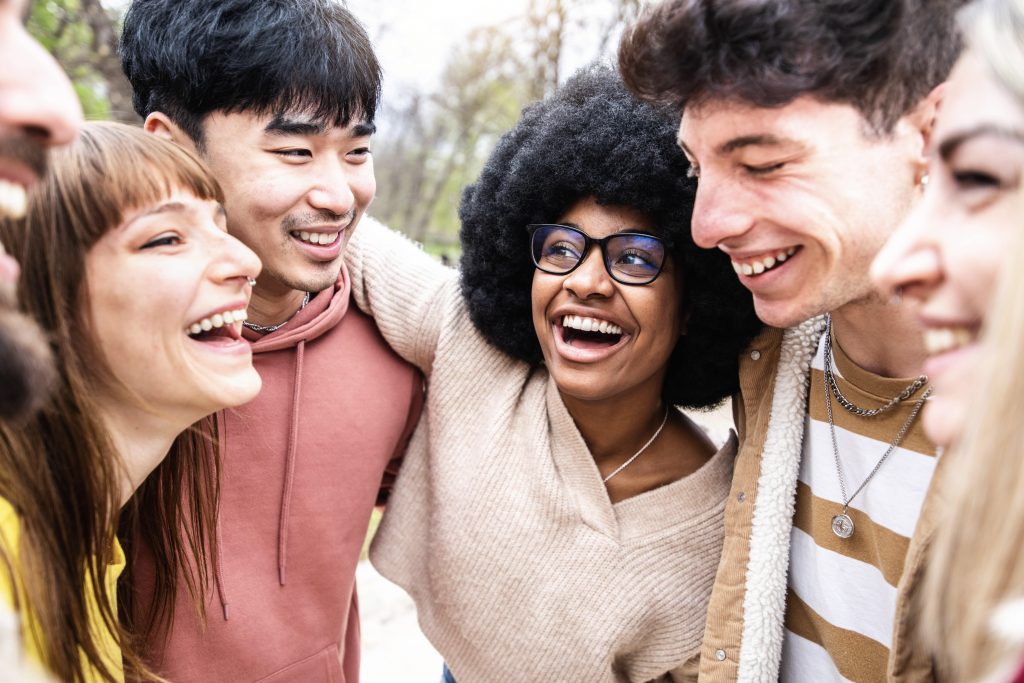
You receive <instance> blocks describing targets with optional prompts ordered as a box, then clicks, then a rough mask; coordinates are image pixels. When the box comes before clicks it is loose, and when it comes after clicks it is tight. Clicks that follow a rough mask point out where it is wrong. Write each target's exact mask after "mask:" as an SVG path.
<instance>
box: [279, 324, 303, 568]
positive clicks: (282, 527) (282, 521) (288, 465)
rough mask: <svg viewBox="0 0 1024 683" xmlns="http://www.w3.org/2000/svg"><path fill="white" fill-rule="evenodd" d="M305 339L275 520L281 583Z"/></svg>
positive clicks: (298, 349)
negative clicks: (282, 482) (276, 518)
mask: <svg viewBox="0 0 1024 683" xmlns="http://www.w3.org/2000/svg"><path fill="white" fill-rule="evenodd" d="M305 351H306V342H305V340H303V341H300V342H299V343H298V346H297V347H296V349H295V390H294V392H292V424H291V429H290V431H289V432H288V456H287V458H286V459H285V465H284V467H285V469H284V488H283V489H282V491H281V512H280V515H279V516H278V520H277V574H278V580H279V581H280V582H281V585H282V586H283V585H284V582H285V568H286V567H287V564H288V519H289V515H290V513H291V506H292V483H293V481H294V479H295V452H296V451H297V450H298V446H299V398H300V396H301V395H302V358H303V355H304V354H305Z"/></svg>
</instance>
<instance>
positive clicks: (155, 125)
mask: <svg viewBox="0 0 1024 683" xmlns="http://www.w3.org/2000/svg"><path fill="white" fill-rule="evenodd" d="M142 127H143V129H144V130H145V131H146V132H147V133H152V134H153V135H156V136H158V137H161V138H163V139H165V140H170V141H171V142H174V143H177V144H178V145H181V146H182V147H184V148H185V149H187V150H189V151H190V152H193V153H195V152H198V150H197V149H196V145H195V142H193V141H192V138H191V137H189V136H188V135H187V134H186V133H185V131H183V130H182V129H181V128H180V127H179V126H178V124H176V123H175V122H174V121H171V119H170V118H168V116H167V114H164V113H163V112H162V111H155V112H153V113H152V114H150V115H149V116H147V117H146V122H145V123H143V124H142Z"/></svg>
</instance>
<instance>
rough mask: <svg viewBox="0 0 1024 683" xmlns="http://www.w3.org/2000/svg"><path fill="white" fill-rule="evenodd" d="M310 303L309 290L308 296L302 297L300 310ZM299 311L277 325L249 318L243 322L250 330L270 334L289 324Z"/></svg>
mask: <svg viewBox="0 0 1024 683" xmlns="http://www.w3.org/2000/svg"><path fill="white" fill-rule="evenodd" d="M308 303H309V292H306V296H304V297H303V298H302V305H301V306H299V311H301V310H302V309H303V308H305V307H306V304H308ZM299 311H295V313H292V314H291V316H290V317H289V318H288V320H285V321H284V322H283V323H278V324H276V325H257V324H256V323H251V322H249V321H248V320H245V321H243V322H242V324H243V325H245V326H246V327H247V328H249V329H250V330H252V331H253V332H259V333H260V334H270V333H271V332H276V331H277V330H279V329H281V328H282V327H284V326H285V325H287V324H288V321H289V320H291V319H292V318H294V317H295V315H296V314H297V313H298V312H299Z"/></svg>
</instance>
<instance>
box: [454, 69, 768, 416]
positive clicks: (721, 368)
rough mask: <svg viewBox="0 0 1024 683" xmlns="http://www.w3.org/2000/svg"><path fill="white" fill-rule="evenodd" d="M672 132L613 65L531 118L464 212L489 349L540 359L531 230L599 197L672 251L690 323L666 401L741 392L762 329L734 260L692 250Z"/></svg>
mask: <svg viewBox="0 0 1024 683" xmlns="http://www.w3.org/2000/svg"><path fill="white" fill-rule="evenodd" d="M675 134H676V125H675V121H674V120H673V116H672V113H671V112H669V111H666V110H664V109H659V108H656V107H654V106H652V105H650V104H646V103H644V102H641V101H639V100H637V99H636V98H635V97H633V96H632V95H631V94H630V93H629V92H628V91H627V90H626V88H625V86H624V85H623V84H622V81H621V79H620V78H619V77H618V75H616V74H615V73H614V72H613V71H612V70H611V69H608V68H607V67H599V66H592V67H589V68H587V69H584V70H582V71H581V72H579V73H577V74H576V75H575V76H573V77H572V78H571V79H570V80H569V81H568V82H567V83H566V84H565V85H563V86H562V87H561V88H560V89H559V90H558V91H557V92H556V93H555V94H554V95H552V96H551V97H549V98H548V99H546V100H543V101H542V102H539V103H537V104H534V105H532V106H530V107H528V108H527V109H526V110H525V111H524V112H523V117H522V119H521V120H520V121H519V123H518V124H516V126H515V127H514V128H513V129H512V130H511V131H509V132H508V133H506V134H505V135H504V136H503V137H502V138H501V140H500V141H499V143H498V145H497V147H496V149H495V150H494V152H493V153H492V154H491V156H490V158H489V159H488V161H487V163H486V165H485V166H484V169H483V172H482V173H481V175H480V178H479V179H478V180H477V182H476V184H474V185H471V186H469V187H467V188H466V190H465V192H464V193H463V196H462V203H461V204H460V206H459V216H460V218H461V219H462V231H461V239H462V249H463V251H462V260H461V271H462V293H463V295H464V296H465V298H466V301H467V303H468V306H469V313H470V317H471V319H472V320H473V322H474V324H475V325H476V326H477V328H478V329H479V330H480V332H481V333H482V334H483V335H484V337H485V338H486V339H487V340H488V341H489V342H490V343H491V344H493V345H494V346H496V347H498V348H499V349H501V350H502V351H504V352H505V353H508V354H510V355H512V356H514V357H516V358H519V359H521V360H524V361H526V362H528V363H532V364H537V363H540V362H541V360H542V354H541V349H540V344H539V343H538V341H537V335H536V333H535V332H534V327H533V318H532V314H531V303H530V288H531V283H532V280H533V274H534V266H533V262H532V260H531V257H530V248H529V239H528V237H527V231H526V226H527V225H528V224H531V223H544V222H552V221H556V220H558V218H560V217H561V216H562V215H564V214H565V213H566V212H567V211H568V210H569V209H570V208H572V206H573V205H574V204H576V203H577V202H578V201H580V200H581V199H585V198H588V197H594V198H595V199H596V200H597V201H598V202H599V203H600V204H605V205H615V206H624V207H629V208H631V209H634V210H637V211H639V212H641V213H642V214H644V215H645V216H647V217H648V218H650V219H651V221H652V222H653V223H654V226H655V229H656V233H657V234H658V235H659V236H661V237H663V238H664V239H666V240H667V241H669V242H671V243H672V244H673V251H672V256H673V259H674V260H675V263H676V264H677V268H679V269H681V271H682V274H683V280H684V301H683V306H684V308H685V311H686V313H687V314H688V318H687V324H686V328H687V333H686V334H685V335H683V336H681V337H680V338H679V342H678V343H677V344H676V348H675V350H674V351H673V352H672V356H671V358H670V359H669V368H668V374H667V377H666V380H665V386H664V389H663V394H664V397H665V400H666V401H667V402H668V403H670V404H672V405H678V406H685V407H694V408H698V407H709V406H712V405H716V404H718V403H719V402H721V400H722V399H724V398H725V397H727V396H729V395H731V394H733V393H735V392H736V391H737V390H738V388H739V379H738V363H739V355H740V353H741V352H742V351H743V349H744V348H746V346H747V345H748V343H749V342H750V340H751V339H752V338H753V336H754V335H755V334H756V333H757V331H758V330H759V329H761V323H760V321H758V319H757V317H756V315H755V314H754V307H753V301H752V298H751V295H750V292H748V291H747V290H746V289H744V288H743V287H742V286H741V285H740V284H739V281H738V279H737V277H736V274H735V272H734V271H733V269H732V267H731V264H730V263H729V259H728V257H727V256H726V255H725V254H724V253H722V252H721V251H718V250H713V251H709V250H704V249H700V248H698V247H697V246H695V245H694V243H693V239H692V237H691V236H690V216H691V214H692V212H693V199H694V194H695V188H696V185H695V182H694V181H693V180H692V179H691V178H689V177H688V174H687V171H688V168H689V167H688V164H687V162H686V158H685V157H684V156H683V154H682V152H680V150H679V148H678V147H677V146H676V142H675Z"/></svg>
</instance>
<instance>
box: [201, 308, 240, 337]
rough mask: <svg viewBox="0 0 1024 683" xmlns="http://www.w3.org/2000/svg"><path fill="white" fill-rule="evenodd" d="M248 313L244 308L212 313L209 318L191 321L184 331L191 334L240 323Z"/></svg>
mask: <svg viewBox="0 0 1024 683" xmlns="http://www.w3.org/2000/svg"><path fill="white" fill-rule="evenodd" d="M248 315H249V314H248V312H247V311H246V310H245V309H244V308H239V309H238V310H235V311H224V312H223V313H214V314H213V315H211V316H210V317H209V318H203V319H202V320H199V321H197V322H194V323H192V324H191V325H189V327H188V330H186V331H187V332H188V334H192V335H196V334H200V333H201V332H209V331H210V330H212V329H215V328H218V327H224V326H225V325H233V324H235V323H240V322H242V321H243V320H245V319H246V318H247V317H248Z"/></svg>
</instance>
